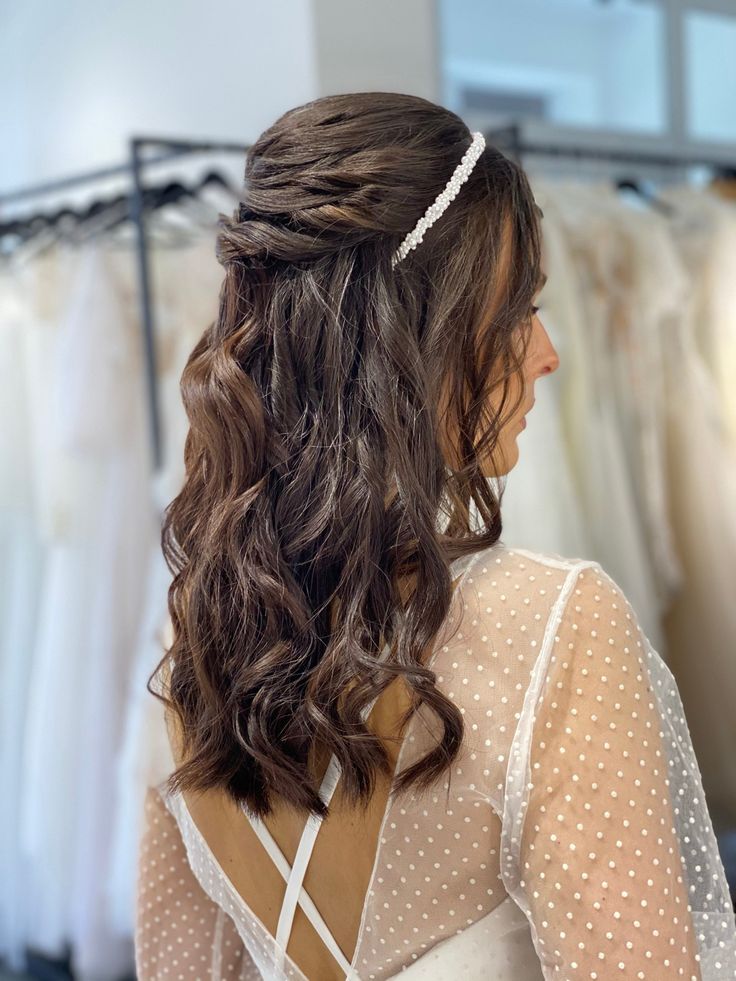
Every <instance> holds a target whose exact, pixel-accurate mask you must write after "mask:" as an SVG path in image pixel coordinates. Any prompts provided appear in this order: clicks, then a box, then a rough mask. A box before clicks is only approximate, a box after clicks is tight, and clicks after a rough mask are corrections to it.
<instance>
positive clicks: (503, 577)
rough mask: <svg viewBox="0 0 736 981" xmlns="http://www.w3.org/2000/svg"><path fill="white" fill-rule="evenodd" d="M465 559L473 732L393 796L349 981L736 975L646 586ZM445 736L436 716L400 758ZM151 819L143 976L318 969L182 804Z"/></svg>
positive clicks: (453, 645) (149, 810)
mask: <svg viewBox="0 0 736 981" xmlns="http://www.w3.org/2000/svg"><path fill="white" fill-rule="evenodd" d="M464 570H465V571H464V573H463V576H464V578H463V580H462V581H461V583H460V585H459V586H458V588H457V590H456V592H455V594H454V597H453V610H452V613H451V616H450V618H449V619H448V624H447V629H446V630H444V631H443V632H442V636H441V637H440V638H439V639H438V643H437V647H436V649H435V651H434V654H433V657H432V659H431V661H430V666H431V667H432V669H433V670H434V671H435V673H436V676H437V684H438V686H439V687H440V688H441V689H442V690H443V691H444V692H445V693H446V694H447V695H448V696H449V697H450V698H452V699H453V700H454V701H455V703H456V704H457V705H458V707H459V708H460V711H461V712H462V714H463V717H464V721H465V727H466V736H465V741H464V745H463V747H462V751H461V754H460V756H459V757H458V759H457V760H456V761H455V763H454V765H453V767H452V768H451V770H450V772H449V774H448V776H447V777H446V778H445V779H444V780H443V781H442V782H441V783H440V784H439V785H438V786H437V787H436V788H434V789H433V790H432V791H431V792H430V791H428V792H424V793H418V792H416V791H415V792H412V793H410V794H409V795H405V796H403V797H398V798H395V799H394V800H392V801H389V803H388V805H387V808H386V812H385V814H384V817H383V823H382V826H381V831H380V836H379V842H378V848H377V852H376V856H375V863H374V868H373V875H372V879H371V882H370V887H369V890H368V894H367V896H366V897H365V904H364V908H363V916H362V921H361V926H360V930H359V935H358V941H357V945H356V948H355V951H344V953H345V957H346V959H347V960H348V961H351V973H350V974H349V975H347V977H349V978H354V979H366V981H382V979H386V978H393V977H395V976H397V975H399V974H401V973H404V974H406V975H407V979H409V978H411V979H412V981H413V979H415V978H416V979H417V981H418V979H420V978H421V979H427V981H429V979H432V981H440V979H442V981H444V979H446V978H447V977H448V976H451V974H452V973H453V972H455V971H456V972H457V973H458V974H461V975H462V976H463V978H464V981H475V979H477V981H480V979H483V981H541V979H544V981H547V979H556V981H563V979H576V981H577V979H580V981H582V979H586V981H587V979H605V981H609V979H612V978H622V979H629V978H631V979H638V978H642V979H649V981H662V979H664V978H669V977H675V978H687V979H698V981H701V979H703V981H710V979H725V978H736V927H735V926H734V911H733V907H732V905H731V900H730V897H729V892H728V886H727V883H726V878H725V874H724V871H723V866H722V864H721V860H720V857H719V854H718V849H717V844H716V839H715V836H714V833H713V828H712V825H711V821H710V817H709V814H708V809H707V804H706V801H705V798H704V795H703V790H702V784H701V781H700V773H699V769H698V765H697V762H696V759H695V756H694V753H693V749H692V744H691V741H690V736H689V733H688V729H687V724H686V722H685V718H684V715H683V710H682V703H681V701H680V697H679V694H678V691H677V687H676V685H675V682H674V679H673V677H672V675H671V673H670V671H669V669H668V668H667V666H666V665H665V664H664V662H663V661H662V659H661V658H660V657H659V655H658V654H657V653H656V652H655V651H654V650H653V649H652V647H651V645H650V644H649V642H648V640H647V638H646V636H645V635H644V634H643V632H642V631H641V628H640V626H639V624H638V621H637V619H636V615H635V613H634V611H633V610H632V608H631V606H630V605H629V603H628V602H627V600H626V598H625V596H624V595H623V594H622V592H621V590H620V589H619V587H618V586H617V585H616V583H615V582H614V581H613V580H612V579H611V578H610V577H609V576H608V575H607V574H606V573H605V572H604V571H603V569H602V568H601V567H600V566H599V565H598V564H597V563H594V562H588V561H584V560H581V559H565V558H563V557H561V556H557V555H552V554H549V553H545V554H540V553H534V552H529V551H525V550H522V549H512V548H509V547H507V546H505V545H503V544H502V543H499V544H497V545H496V546H494V547H493V548H491V549H487V550H484V551H483V552H481V553H479V554H477V555H476V556H474V557H473V558H472V560H471V561H470V562H469V563H466V564H465V566H464ZM439 729H440V727H439V723H438V722H437V720H436V719H435V718H434V717H433V715H432V713H431V712H430V711H429V710H428V709H426V707H422V709H420V710H419V711H418V712H417V713H416V715H415V717H414V719H413V720H412V722H411V724H410V726H409V728H408V729H407V732H406V737H405V739H404V742H403V745H402V748H401V755H400V758H399V767H400V768H401V769H403V768H404V767H405V766H407V765H409V764H410V763H411V762H413V760H414V759H416V758H418V757H420V756H422V755H423V754H424V753H425V752H426V751H427V749H428V748H429V747H431V746H432V745H434V743H435V741H436V737H437V735H438V734H439ZM145 817H146V822H145V826H146V830H145V834H144V836H143V839H142V842H141V848H140V862H139V875H138V908H137V918H136V938H135V939H136V961H137V970H138V978H139V981H148V979H159V978H160V979H163V978H167V979H168V978H172V979H174V978H178V979H186V981H189V979H194V978H198V979H199V978H202V979H219V978H223V979H224V978H242V979H251V978H267V979H277V981H283V979H285V978H294V979H299V981H307V976H306V975H305V974H304V973H303V972H302V970H301V969H300V967H299V965H298V964H297V963H296V961H294V960H293V959H292V958H291V957H290V951H289V947H288V945H287V950H286V952H285V953H284V952H283V951H282V952H281V955H282V956H281V957H279V956H278V955H279V951H277V949H276V944H275V940H274V938H273V937H272V936H271V935H270V934H269V933H268V931H267V930H266V928H265V927H264V925H263V924H262V923H261V922H260V921H259V920H258V919H257V917H255V916H254V915H253V913H252V912H251V910H250V909H249V907H248V905H247V903H246V901H245V899H244V898H243V897H242V896H240V895H239V894H238V893H237V891H236V890H235V888H234V886H233V884H232V882H231V881H230V879H229V878H228V877H227V876H226V875H225V873H224V871H223V870H222V868H221V867H220V866H219V865H218V863H217V861H216V859H215V857H214V855H213V854H212V850H211V849H210V846H209V845H208V843H207V842H206V841H205V840H204V838H203V836H202V835H201V833H200V832H199V830H198V828H197V827H196V825H195V824H194V822H193V821H192V819H191V816H190V814H189V812H188V810H187V807H186V804H185V803H184V801H183V799H182V798H181V796H180V795H173V796H168V795H166V794H165V793H164V788H163V785H159V787H158V788H151V790H150V791H149V795H148V798H147V801H146V812H145ZM243 860H244V861H247V855H244V856H243ZM328 926H329V924H328ZM351 957H352V959H351ZM280 963H283V967H279V964H280ZM309 981H321V979H309Z"/></svg>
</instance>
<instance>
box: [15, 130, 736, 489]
mask: <svg viewBox="0 0 736 981" xmlns="http://www.w3.org/2000/svg"><path fill="white" fill-rule="evenodd" d="M484 135H485V137H486V139H487V141H488V142H489V143H491V144H493V145H495V146H497V147H498V148H499V149H501V150H503V151H504V152H506V153H508V154H509V155H511V156H512V157H514V159H516V160H517V161H518V162H520V163H522V164H523V158H524V157H527V156H529V155H543V156H553V157H567V158H572V159H580V160H583V159H589V160H605V161H611V162H620V163H622V164H630V165H634V166H636V165H640V164H641V165H654V166H665V167H666V166H672V165H674V166H681V167H696V166H698V167H701V166H705V167H710V168H712V169H713V170H714V171H715V172H718V173H721V174H724V175H726V174H728V175H731V176H732V175H733V174H734V173H735V172H736V169H735V168H734V167H732V166H730V165H725V164H724V160H723V158H722V157H715V156H714V157H712V158H710V159H709V158H707V157H706V156H705V155H703V156H687V155H685V156H683V155H681V154H675V153H668V152H657V151H656V150H651V151H649V150H647V151H626V150H622V149H619V148H617V147H600V146H599V147H596V146H593V145H590V144H588V145H584V144H573V143H565V142H560V143H554V142H549V141H547V142H534V141H531V140H529V139H527V138H525V134H524V133H523V131H522V128H521V125H520V124H519V123H511V124H510V125H507V126H503V127H500V128H496V129H488V130H485V131H484ZM129 148H130V149H129V159H128V161H127V162H125V163H123V164H119V165H117V166H113V167H106V168H102V169H99V170H94V171H89V172H86V173H84V174H79V175H76V176H73V177H68V178H62V179H60V180H55V181H50V182H46V183H43V184H37V185H34V186H33V187H29V188H24V189H22V190H19V191H14V192H11V193H7V194H2V195H0V206H2V205H3V204H6V203H11V202H16V201H19V200H25V199H27V198H30V197H36V196H39V195H43V194H47V193H50V192H56V191H60V190H67V189H70V188H74V187H80V186H82V185H85V184H89V183H93V182H95V181H98V180H101V179H104V178H108V177H114V176H119V175H128V176H129V177H130V179H131V184H132V186H131V191H130V211H129V215H130V219H131V220H132V222H133V224H134V226H135V229H136V251H137V265H138V281H139V293H140V311H141V328H142V331H143V339H144V352H145V370H146V392H147V399H148V408H149V420H150V432H151V448H152V457H153V469H154V472H155V471H158V469H159V468H160V467H161V465H162V459H163V452H162V432H161V408H160V405H159V397H158V385H157V379H158V375H157V363H156V345H155V324H154V316H153V303H152V290H151V275H150V250H149V242H148V234H147V226H146V208H145V206H144V190H145V186H144V181H143V172H144V169H145V168H146V167H148V166H150V165H152V164H159V163H164V162H171V161H172V160H176V159H180V158H182V157H184V156H187V155H190V154H192V153H210V152H212V153H222V152H234V153H243V154H245V153H246V152H247V150H248V149H249V146H248V145H247V144H240V143H230V142H221V141H220V142H212V141H203V140H189V139H169V138H167V137H150V136H149V137H134V138H132V139H131V140H130V143H129ZM152 149H155V150H156V151H157V152H156V154H155V155H153V156H149V157H146V152H147V151H148V150H152Z"/></svg>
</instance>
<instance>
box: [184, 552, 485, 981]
mask: <svg viewBox="0 0 736 981" xmlns="http://www.w3.org/2000/svg"><path fill="white" fill-rule="evenodd" d="M476 557H477V553H476V554H474V555H472V556H469V557H465V559H464V561H463V560H459V561H458V562H457V563H456V565H460V566H461V571H460V574H459V575H458V576H457V578H456V579H455V580H454V589H453V592H455V591H456V587H457V586H458V585H459V584H460V583H461V582H462V580H463V579H464V578H465V576H466V575H467V573H468V572H469V571H470V568H471V567H472V565H473V564H474V560H475V559H476ZM387 646H388V645H387ZM386 653H387V648H384V650H383V652H382V654H381V657H383V656H385V655H386ZM433 653H436V651H435V652H433ZM432 660H434V656H432V657H431V658H430V662H431V661H432ZM377 700H378V696H376V698H374V699H372V700H371V702H370V703H368V704H367V705H366V706H365V707H364V709H363V712H362V717H363V720H364V722H366V723H367V721H368V718H369V716H370V714H371V712H372V711H373V708H374V706H375V704H376V701H377ZM408 735H409V730H408V729H407V731H406V732H405V733H404V735H403V738H402V739H401V742H400V744H399V747H398V755H397V762H396V767H395V771H394V773H397V772H398V771H399V770H400V767H401V765H402V764H401V757H402V754H403V751H404V748H405V746H406V741H407V736H408ZM340 775H341V768H340V765H339V761H338V759H337V757H336V755H334V754H333V755H332V757H331V758H330V761H329V763H328V765H327V768H326V770H325V773H324V776H323V778H322V781H321V785H320V796H321V798H322V800H323V801H324V802H325V804H327V805H329V804H330V802H331V801H332V798H333V796H334V793H335V790H336V789H337V786H338V784H339V780H340ZM184 803H185V806H186V807H187V811H189V805H188V804H187V802H186V801H185V802H184ZM391 803H392V795H391V790H390V789H389V795H388V798H387V800H386V802H385V806H384V808H383V812H382V814H381V817H380V820H379V821H378V838H377V842H376V847H375V850H374V856H373V862H372V871H371V874H370V878H369V881H368V890H367V893H366V895H365V896H364V901H363V905H362V909H361V913H360V920H359V923H358V929H357V933H356V935H355V943H354V949H353V951H352V957H351V958H350V959H349V958H348V956H347V955H346V953H345V951H344V950H343V949H342V947H341V946H340V944H339V943H338V942H337V940H336V938H335V935H334V934H333V932H332V930H331V929H330V928H329V927H328V926H327V923H326V921H325V919H324V917H323V916H322V914H321V912H320V910H319V909H318V908H317V906H316V904H315V902H314V901H313V899H312V897H311V896H310V895H309V893H308V892H307V890H306V889H305V888H304V880H305V876H306V874H307V870H308V868H309V864H310V860H311V858H312V854H313V851H314V848H315V844H316V841H317V838H318V835H319V831H320V828H321V826H322V818H320V817H319V816H317V815H310V816H309V817H308V818H307V821H306V822H305V824H304V827H303V828H302V831H301V834H300V835H299V839H298V844H297V848H296V851H295V853H294V859H293V863H292V864H290V863H289V861H288V860H287V858H286V856H285V854H284V853H283V851H282V850H281V848H280V847H279V845H278V844H277V842H276V839H275V838H274V836H273V835H272V834H271V832H270V831H269V829H268V827H267V826H266V824H265V822H264V821H263V820H261V819H259V818H257V817H256V816H255V815H251V814H249V813H248V812H247V810H246V809H245V807H244V806H241V807H240V808H238V809H237V812H238V813H240V814H241V815H242V816H243V817H245V819H246V820H247V821H248V823H249V825H250V827H251V828H252V830H253V832H254V834H255V835H256V836H257V837H258V839H259V840H260V842H261V844H262V845H263V847H264V850H265V851H266V853H267V854H268V856H269V858H270V859H271V862H272V863H273V865H274V866H275V867H276V869H277V871H278V873H279V875H280V877H281V879H283V881H284V882H285V884H286V889H285V891H284V893H283V898H282V900H281V907H280V910H279V915H278V921H277V926H276V930H275V931H274V933H271V932H270V931H266V932H267V933H269V935H270V936H271V940H272V941H273V942H275V947H276V959H277V961H278V963H279V967H280V969H281V971H282V973H284V974H285V973H286V969H285V965H286V964H287V963H288V964H290V965H294V966H296V967H298V962H297V961H296V960H295V959H294V957H293V956H292V955H291V954H288V953H287V947H288V944H289V941H290V938H291V935H292V930H293V927H294V922H295V916H296V907H297V906H299V907H301V910H302V912H303V914H304V916H305V917H306V918H307V920H308V921H309V922H310V924H311V926H312V927H313V928H314V930H315V932H316V933H317V935H318V936H319V937H320V939H321V940H322V942H323V944H324V945H325V947H326V949H327V950H328V951H329V953H330V955H331V956H332V958H334V961H335V962H336V963H337V964H338V965H339V967H340V970H341V971H343V972H344V976H345V981H353V979H357V978H358V974H357V972H356V969H355V967H354V966H353V965H354V964H355V961H356V958H357V956H358V954H359V949H360V944H361V935H362V930H363V924H364V920H365V916H366V910H367V906H368V902H369V895H370V891H371V888H372V885H373V877H374V875H375V870H376V865H377V862H378V857H379V852H380V841H381V835H382V833H383V826H384V824H385V822H386V820H387V817H388V815H389V813H390V810H391ZM192 820H193V821H194V818H192ZM215 820H217V818H215ZM194 826H195V828H196V829H197V832H198V835H199V836H201V837H202V839H203V841H204V842H205V843H206V842H207V838H206V833H205V831H204V830H202V829H200V828H199V827H198V825H197V822H196V821H194ZM230 826H231V828H232V823H231V822H230ZM236 837H237V833H236V835H235V836H234V838H236ZM234 838H233V839H231V840H234ZM213 859H214V860H215V861H217V864H218V866H219V867H220V868H221V869H222V868H223V866H222V864H221V863H220V862H219V861H218V860H217V858H216V856H215V855H214V854H213ZM223 874H224V869H223ZM235 891H236V892H237V893H238V895H239V898H240V901H241V902H242V904H243V906H244V907H246V908H248V909H249V912H250V913H252V914H253V915H254V916H255V915H256V914H255V912H254V910H253V909H252V907H250V906H249V904H248V903H247V901H246V899H245V896H244V894H243V893H242V892H241V891H240V890H239V889H238V888H237V887H235ZM257 919H259V922H261V924H262V925H263V927H264V929H265V924H264V921H263V919H261V918H260V917H257ZM302 973H303V972H302Z"/></svg>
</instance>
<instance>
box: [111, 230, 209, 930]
mask: <svg viewBox="0 0 736 981" xmlns="http://www.w3.org/2000/svg"><path fill="white" fill-rule="evenodd" d="M150 260H151V287H152V289H151V295H152V299H153V310H154V321H155V338H156V349H157V362H158V371H157V386H158V392H159V404H160V408H161V421H162V436H163V461H162V467H161V469H160V470H159V472H158V473H157V474H156V475H155V476H154V479H153V482H152V488H151V501H152V504H153V506H154V508H155V511H156V514H157V515H158V516H159V522H160V518H161V517H162V516H163V512H164V508H165V507H166V506H167V505H168V504H169V503H170V502H171V500H172V499H173V498H174V497H175V496H176V494H177V493H178V492H179V490H180V489H181V487H182V484H183V481H184V440H185V438H186V433H187V430H188V427H189V420H188V419H187V416H186V412H185V411H184V406H183V403H182V398H181V389H180V382H181V374H182V371H183V370H184V366H185V364H186V360H187V358H188V357H189V354H190V353H191V350H192V348H193V347H194V345H195V343H196V342H197V340H198V339H199V337H200V336H201V334H202V332H203V331H204V329H205V328H206V327H207V326H208V325H209V323H210V322H211V321H212V320H213V319H214V317H215V316H216V314H217V308H218V293H219V288H220V285H221V282H222V278H223V269H222V266H220V265H219V263H218V262H217V259H216V257H215V229H214V227H213V228H212V229H211V230H209V232H208V231H207V229H204V230H202V231H201V232H199V234H198V235H196V237H195V238H193V240H191V241H190V242H189V243H186V244H183V245H182V246H180V247H173V246H167V247H161V248H156V247H155V245H154V246H153V248H152V249H151V253H150ZM125 271H128V272H130V273H131V274H130V276H129V277H128V281H127V285H126V286H125V289H124V292H125V294H126V295H127V296H128V297H129V302H130V305H131V307H132V308H133V315H134V316H137V315H138V306H137V299H138V295H137V288H136V280H135V276H134V275H133V273H134V271H135V270H134V269H129V267H128V266H123V265H122V264H121V265H120V273H121V274H122V273H123V272H125ZM121 289H122V288H121ZM141 576H142V581H143V582H144V583H145V609H144V612H143V615H142V622H141V625H140V631H139V634H138V637H137V640H136V642H135V644H134V645H133V647H132V649H131V652H130V661H131V671H130V678H129V684H128V688H127V693H126V706H125V711H124V733H123V738H122V743H121V748H120V754H119V757H118V759H117V761H116V792H115V795H116V796H115V799H116V807H115V814H114V819H113V842H112V848H111V855H110V864H109V871H108V883H109V890H108V891H109V895H110V906H111V914H112V921H113V923H114V925H115V927H116V929H117V930H118V931H119V932H120V933H121V934H127V935H129V936H132V934H133V926H134V923H133V920H134V909H135V903H134V895H135V854H136V846H137V842H138V839H139V836H140V827H141V820H142V817H143V801H144V799H145V794H146V788H147V787H148V786H150V785H151V784H152V783H154V782H157V780H160V779H162V778H163V776H164V774H165V773H166V772H168V771H167V767H168V766H169V763H170V752H169V749H168V742H167V740H166V734H165V732H162V730H161V726H160V721H161V720H160V715H159V711H158V705H157V703H156V702H155V700H154V699H153V698H151V696H150V695H149V693H148V691H147V690H146V686H145V685H146V680H147V678H148V677H149V675H150V674H151V673H152V672H153V670H154V669H155V667H156V664H157V663H158V661H159V659H160V657H161V653H162V636H163V633H162V632H163V630H164V629H165V626H166V621H167V618H168V606H167V594H168V587H169V583H170V579H171V576H170V573H169V570H168V567H167V566H166V563H165V561H164V557H163V554H162V551H161V542H160V534H158V533H157V534H155V535H152V536H151V541H150V545H149V548H148V555H147V560H146V564H145V567H144V568H143V569H142V570H141Z"/></svg>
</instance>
